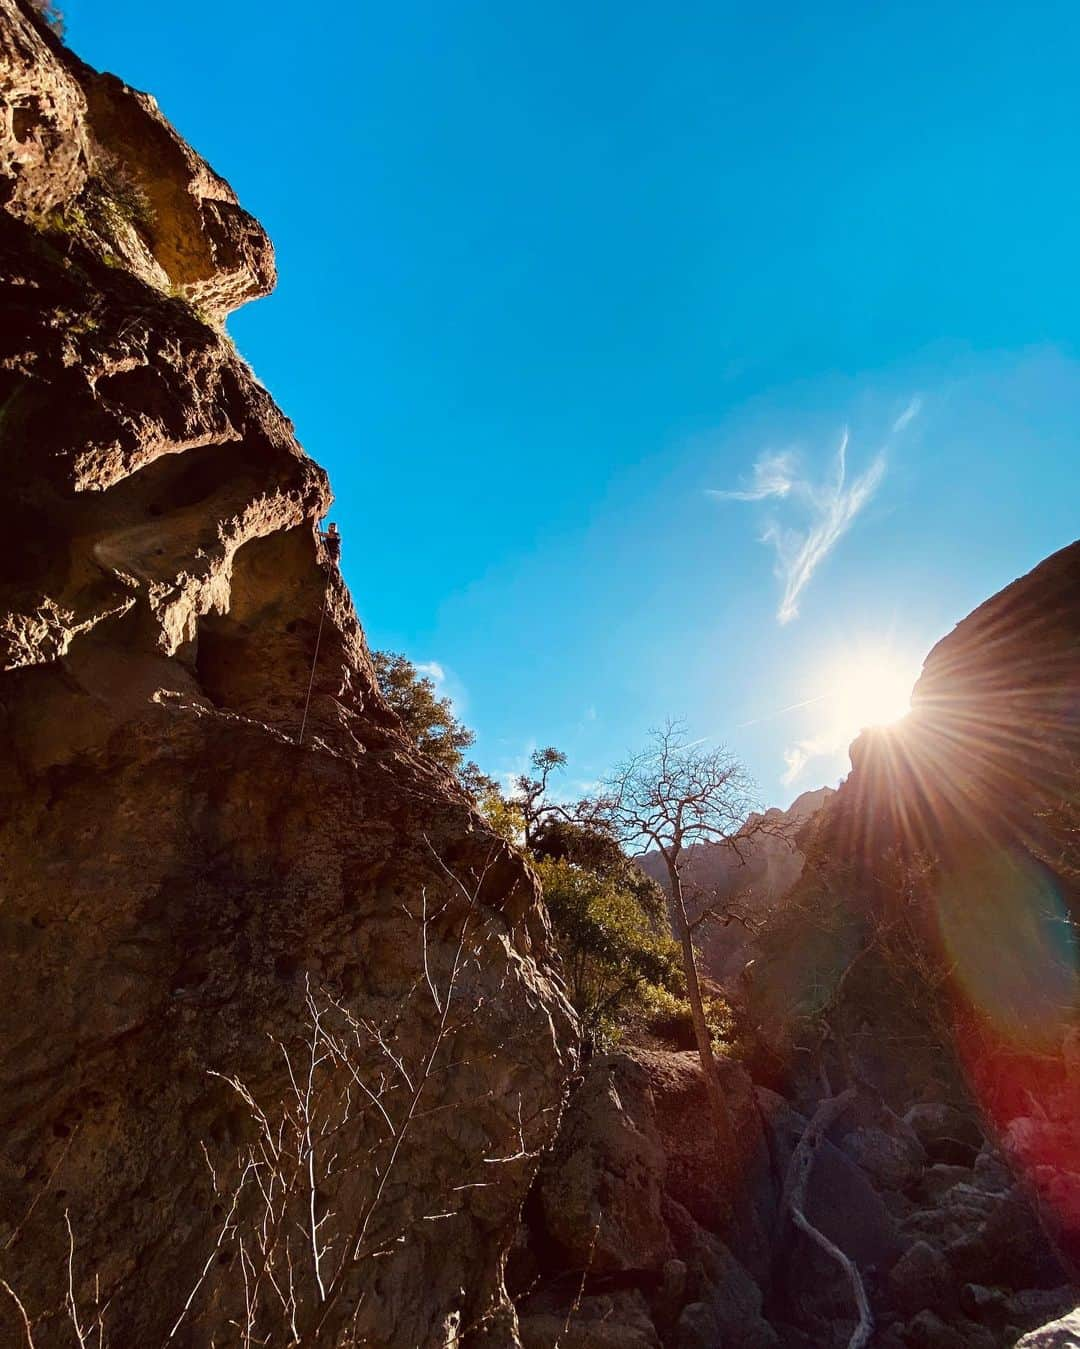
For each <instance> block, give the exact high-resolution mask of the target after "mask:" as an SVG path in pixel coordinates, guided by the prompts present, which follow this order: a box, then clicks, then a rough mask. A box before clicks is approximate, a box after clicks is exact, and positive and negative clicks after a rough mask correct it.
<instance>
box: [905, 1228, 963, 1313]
mask: <svg viewBox="0 0 1080 1349" xmlns="http://www.w3.org/2000/svg"><path fill="white" fill-rule="evenodd" d="M889 1292H890V1294H891V1295H892V1300H893V1301H894V1302H895V1304H896V1306H897V1307H898V1308H899V1309H900V1311H902V1312H903V1313H905V1315H908V1316H910V1315H912V1314H913V1313H915V1312H920V1311H924V1310H929V1311H935V1312H940V1311H943V1310H945V1311H948V1310H951V1308H952V1307H953V1305H954V1304H955V1302H956V1281H955V1279H954V1277H953V1272H952V1269H951V1268H950V1266H949V1262H948V1260H946V1258H945V1257H944V1255H942V1253H941V1252H940V1251H938V1250H935V1249H934V1247H933V1246H931V1245H929V1244H928V1243H927V1242H925V1241H916V1242H915V1243H914V1244H913V1245H911V1246H909V1247H908V1249H907V1250H906V1251H905V1252H904V1254H903V1255H902V1256H901V1257H900V1259H899V1260H897V1262H896V1264H895V1265H893V1267H892V1269H891V1270H890V1272H889Z"/></svg>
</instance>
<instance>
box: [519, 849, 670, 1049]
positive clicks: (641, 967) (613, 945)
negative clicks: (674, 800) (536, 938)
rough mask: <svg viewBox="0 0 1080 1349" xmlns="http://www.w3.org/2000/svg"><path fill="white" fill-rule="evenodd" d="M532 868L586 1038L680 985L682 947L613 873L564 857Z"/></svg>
mask: <svg viewBox="0 0 1080 1349" xmlns="http://www.w3.org/2000/svg"><path fill="white" fill-rule="evenodd" d="M537 870H538V872H539V874H540V879H541V881H542V883H543V886H544V899H545V900H546V901H547V907H548V912H549V914H550V915H551V921H552V924H553V926H554V929H555V936H556V940H557V942H558V946H559V951H560V954H561V955H562V958H563V967H564V969H565V971H566V976H567V981H568V983H569V988H570V997H571V1001H572V1002H573V1004H574V1007H575V1009H576V1010H577V1012H578V1015H579V1016H580V1017H581V1022H582V1030H583V1033H584V1035H585V1037H586V1042H587V1043H590V1044H592V1043H596V1042H603V1041H604V1040H607V1039H609V1038H611V1036H612V1035H613V1033H614V1031H615V1029H616V1026H617V1024H618V1021H619V1018H620V1016H621V1015H623V1014H625V1012H626V1011H627V1010H628V1008H629V1006H630V1005H632V1004H634V1003H637V1004H638V1005H640V1004H641V1003H642V1002H644V1001H647V1000H648V997H649V995H650V994H651V993H652V992H654V991H656V990H666V991H667V992H668V993H670V994H674V993H676V992H677V991H678V990H679V987H680V984H681V978H680V967H679V949H678V947H677V946H676V944H675V942H673V941H672V939H671V938H670V937H668V936H663V935H661V934H660V933H658V932H657V931H656V930H655V928H654V927H653V925H652V923H651V922H650V921H649V918H648V916H647V915H646V914H645V912H644V910H643V909H642V907H641V905H640V904H639V903H638V902H637V900H636V899H635V898H634V896H633V895H632V894H631V893H630V892H629V891H627V890H626V889H623V888H622V887H621V886H620V885H619V884H618V882H617V881H616V880H614V879H613V878H612V877H611V876H606V877H605V876H602V875H600V874H599V873H598V872H596V871H590V870H587V869H586V868H584V867H582V866H579V865H577V864H576V863H574V862H571V861H568V860H566V859H554V858H552V859H543V860H541V861H539V862H538V863H537Z"/></svg>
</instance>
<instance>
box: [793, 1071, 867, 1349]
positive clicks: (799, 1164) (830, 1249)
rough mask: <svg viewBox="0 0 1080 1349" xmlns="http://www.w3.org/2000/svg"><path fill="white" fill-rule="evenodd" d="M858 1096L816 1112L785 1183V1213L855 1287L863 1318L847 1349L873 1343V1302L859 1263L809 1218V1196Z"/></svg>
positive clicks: (834, 1099)
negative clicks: (821, 1155)
mask: <svg viewBox="0 0 1080 1349" xmlns="http://www.w3.org/2000/svg"><path fill="white" fill-rule="evenodd" d="M855 1096H856V1088H855V1087H849V1088H848V1089H847V1090H846V1091H842V1092H841V1093H840V1095H839V1096H830V1097H828V1098H827V1099H826V1100H824V1101H822V1103H821V1104H820V1105H819V1106H818V1108H817V1110H816V1111H815V1112H814V1115H813V1118H812V1119H811V1120H810V1123H809V1124H808V1125H807V1126H806V1132H805V1133H804V1134H803V1136H802V1138H801V1139H800V1140H799V1144H798V1147H796V1149H795V1151H794V1153H793V1154H792V1157H791V1163H790V1165H789V1166H788V1173H787V1178H786V1180H785V1182H784V1199H783V1202H782V1204H781V1211H782V1212H784V1211H788V1212H790V1213H791V1220H792V1222H793V1223H794V1224H795V1226H796V1227H797V1228H798V1229H799V1231H800V1232H803V1233H805V1234H806V1236H808V1237H809V1238H810V1240H811V1241H812V1242H814V1244H815V1245H817V1246H819V1247H820V1248H821V1249H822V1250H823V1251H824V1252H825V1254H826V1255H828V1256H829V1257H830V1258H831V1259H833V1260H835V1261H836V1263H837V1264H838V1265H839V1266H840V1268H841V1269H842V1270H843V1271H844V1273H845V1275H846V1276H847V1278H848V1281H849V1283H850V1284H851V1291H852V1293H853V1295H854V1298H855V1306H856V1308H857V1310H858V1314H859V1316H858V1322H857V1324H856V1326H855V1329H854V1331H852V1334H851V1338H850V1339H849V1340H848V1344H847V1349H864V1346H866V1345H868V1344H869V1343H870V1339H871V1336H872V1335H873V1333H874V1316H873V1313H872V1312H871V1310H870V1301H869V1299H868V1298H867V1296H866V1285H865V1284H864V1283H863V1279H862V1275H861V1274H860V1273H859V1270H858V1267H857V1266H856V1264H855V1262H854V1261H853V1260H851V1259H850V1258H849V1257H848V1256H847V1255H845V1254H844V1252H843V1251H842V1250H841V1249H840V1247H839V1246H837V1245H836V1244H835V1243H834V1242H832V1241H830V1240H829V1238H828V1237H827V1236H826V1235H825V1233H824V1232H822V1231H821V1230H820V1229H819V1228H817V1227H815V1226H814V1224H813V1223H812V1222H811V1221H810V1219H809V1218H808V1217H807V1216H806V1196H807V1191H808V1189H809V1185H810V1174H811V1172H812V1170H813V1166H814V1158H815V1156H816V1154H817V1150H818V1148H819V1147H820V1146H821V1144H822V1142H823V1141H824V1139H825V1135H826V1133H827V1132H828V1130H829V1128H830V1126H831V1125H832V1124H833V1122H834V1121H835V1120H837V1119H839V1118H840V1116H841V1115H842V1114H843V1113H844V1111H845V1110H846V1109H847V1108H848V1106H850V1105H851V1104H852V1102H853V1101H854V1100H855Z"/></svg>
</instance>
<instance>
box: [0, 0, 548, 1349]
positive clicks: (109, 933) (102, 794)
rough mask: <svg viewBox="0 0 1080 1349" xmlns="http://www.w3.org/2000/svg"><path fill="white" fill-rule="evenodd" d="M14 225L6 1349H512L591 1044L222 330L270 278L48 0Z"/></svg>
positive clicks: (161, 123)
mask: <svg viewBox="0 0 1080 1349" xmlns="http://www.w3.org/2000/svg"><path fill="white" fill-rule="evenodd" d="M0 207H2V209H0V303H2V315H3V321H2V323H0V437H2V441H0V444H2V452H3V464H4V473H3V477H2V479H0V518H2V520H3V526H4V533H3V539H2V541H0V556H2V558H3V564H2V568H0V658H2V659H0V665H2V669H3V673H2V674H0V931H2V941H0V968H2V979H3V987H4V998H3V1000H2V1003H0V1276H2V1278H3V1279H4V1280H5V1282H6V1284H7V1285H9V1286H10V1289H11V1291H12V1294H13V1296H11V1297H4V1298H3V1299H2V1301H0V1340H2V1341H3V1342H4V1343H5V1344H9V1343H10V1344H14V1343H16V1342H17V1341H18V1340H19V1338H20V1337H21V1336H22V1335H23V1332H24V1327H23V1323H22V1317H23V1314H24V1312H25V1316H26V1317H27V1318H28V1322H29V1324H30V1325H31V1326H32V1329H33V1336H34V1341H35V1343H36V1345H37V1346H38V1349H47V1346H50V1345H53V1344H68V1343H70V1342H71V1337H72V1333H73V1325H72V1322H73V1320H74V1319H75V1318H81V1320H82V1323H83V1325H84V1326H86V1325H93V1324H95V1323H96V1319H97V1317H98V1316H99V1315H100V1316H101V1317H102V1319H103V1323H104V1325H105V1329H106V1334H107V1336H108V1339H109V1341H110V1342H111V1343H113V1344H115V1345H140V1346H143V1345H146V1346H149V1345H152V1344H158V1343H165V1342H166V1341H168V1342H169V1343H172V1344H177V1345H210V1344H211V1343H214V1342H216V1343H218V1344H222V1343H226V1342H229V1343H231V1342H240V1338H241V1337H242V1335H243V1334H245V1333H246V1334H249V1335H250V1336H251V1337H252V1338H253V1339H258V1337H260V1336H263V1335H265V1334H266V1333H267V1327H268V1325H269V1324H270V1323H271V1321H272V1322H273V1324H274V1325H275V1326H277V1327H278V1330H277V1331H275V1332H274V1333H275V1336H276V1338H274V1340H273V1342H274V1343H286V1342H289V1343H291V1342H293V1339H292V1338H289V1335H292V1334H293V1332H295V1337H296V1341H297V1342H299V1340H300V1339H303V1341H304V1342H305V1343H307V1342H309V1340H310V1338H311V1337H312V1336H313V1335H317V1336H319V1342H320V1343H322V1342H325V1343H335V1344H336V1343H342V1344H345V1343H350V1344H351V1343H357V1344H361V1343H364V1344H376V1343H377V1344H379V1345H387V1346H401V1349H406V1347H408V1349H412V1347H414V1346H417V1345H443V1344H446V1345H449V1344H460V1343H481V1342H483V1343H488V1344H493V1345H513V1344H516V1343H517V1335H516V1329H515V1326H516V1319H515V1315H514V1312H513V1309H512V1307H511V1306H510V1304H509V1302H508V1301H507V1298H506V1295H505V1292H504V1290H503V1282H502V1268H503V1261H504V1258H505V1254H506V1251H507V1249H508V1247H509V1245H510V1243H511V1240H512V1238H513V1234H514V1230H515V1227H516V1224H517V1217H518V1212H519V1209H520V1206H521V1203H522V1200H523V1198H524V1196H525V1193H526V1191H527V1189H528V1187H529V1184H530V1181H531V1179H532V1175H533V1173H534V1171H535V1168H536V1164H537V1163H536V1158H537V1155H538V1153H539V1152H540V1151H541V1150H542V1149H543V1148H544V1146H545V1145H546V1144H547V1143H548V1141H549V1140H550V1138H551V1137H552V1134H553V1132H554V1130H555V1127H556V1125H557V1122H558V1119H559V1115H560V1111H561V1107H562V1098H563V1090H564V1082H565V1079H566V1076H567V1073H568V1072H569V1070H570V1069H571V1068H572V1066H573V1064H572V1049H571V1046H572V1044H573V1042H574V1027H573V1024H572V1014H571V1013H570V1011H569V1009H568V1005H567V1003H566V1001H565V999H564V997H563V994H562V990H561V983H560V981H559V978H558V975H557V973H556V972H555V969H554V967H553V964H552V961H551V956H550V952H549V934H548V929H547V923H546V918H545V916H544V913H543V909H542V905H541V904H540V902H539V897H538V892H537V888H536V884H535V881H534V879H533V877H532V875H531V873H530V872H529V871H528V869H527V868H526V867H525V865H524V864H523V862H522V861H521V860H520V859H519V858H518V857H517V856H516V855H515V854H514V853H513V852H512V851H511V850H510V849H509V848H508V847H507V846H506V845H505V844H504V843H502V842H501V841H500V840H499V839H497V838H495V837H494V836H493V835H492V834H491V832H490V831H489V830H488V829H487V827H486V826H485V824H484V823H483V822H482V820H481V819H480V818H479V817H478V816H477V815H476V813H475V812H474V811H473V810H472V808H471V806H470V804H469V802H468V800H467V798H466V797H465V796H464V794H463V793H462V792H461V790H460V789H459V788H458V787H457V786H456V785H455V784H454V783H453V782H452V781H451V780H450V779H449V778H448V777H447V776H446V775H445V774H443V773H442V772H441V771H440V770H439V769H437V768H436V767H435V766H433V765H432V764H431V763H430V762H428V761H426V760H425V759H424V758H423V757H422V756H421V755H419V754H418V753H417V751H416V750H415V749H414V747H413V746H412V744H411V743H410V741H409V740H408V739H407V737H406V736H405V735H404V734H403V733H402V731H401V728H400V727H399V725H398V723H397V721H396V719H395V717H394V716H393V714H392V713H391V712H390V711H389V710H388V709H387V708H386V706H385V705H384V704H383V702H382V700H381V699H380V696H379V694H378V691H377V687H376V682H375V679H374V675H373V671H372V668H371V663H370V660H369V657H368V653H367V650H366V647H365V644H364V638H363V633H362V631H361V628H360V625H359V623H358V621H357V618H356V615H355V613H354V611H353V607H352V602H351V599H350V597H349V594H348V592H347V590H346V587H345V585H344V583H343V581H342V578H341V574H340V572H339V570H338V567H337V563H336V560H335V557H334V554H333V552H332V550H331V548H330V547H329V546H328V543H327V541H326V539H325V538H324V536H323V535H322V533H321V531H320V529H319V522H320V520H321V519H322V518H323V517H324V516H325V514H326V511H327V509H328V508H329V505H330V501H331V496H330V491H329V487H328V484H327V479H326V476H325V474H324V473H323V471H322V470H321V469H320V468H319V467H318V466H317V465H316V464H314V463H313V462H312V461H311V460H310V459H309V458H308V457H307V456H306V455H305V454H304V452H303V450H302V449H301V447H300V446H299V445H298V444H297V442H296V439H295V437H294V435H293V430H292V427H291V425H290V423H289V421H288V420H287V418H286V417H285V416H284V415H283V414H282V413H281V411H279V409H278V408H277V407H276V406H275V405H274V403H273V401H272V399H271V398H270V396H269V395H268V393H267V392H266V391H265V389H263V388H262V386H261V385H260V384H259V382H258V381H257V379H255V377H254V376H253V375H252V373H251V371H250V370H249V369H248V367H247V366H246V365H245V363H244V361H243V360H241V359H240V357H239V356H238V355H237V353H236V351H235V350H234V349H233V347H232V345H231V343H230V341H229V340H228V338H227V336H226V335H225V334H224V333H223V330H222V328H221V323H222V321H223V319H224V317H225V316H226V315H227V314H228V313H229V312H230V311H231V310H232V309H234V308H235V307H236V306H237V305H239V304H242V303H244V302H245V301H247V300H250V299H254V298H257V297H258V296H260V295H265V294H266V293H267V292H268V291H269V289H270V288H271V287H272V285H273V282H274V263H273V254H272V249H271V246H270V243H269V241H268V240H267V238H266V236H265V234H264V233H263V231H262V229H261V228H260V226H259V225H258V224H257V223H256V222H255V221H254V220H253V219H252V218H251V217H250V216H249V215H248V214H247V213H246V212H245V211H244V210H243V209H242V207H240V206H239V204H238V203H237V201H236V199H235V197H234V195H233V193H232V191H231V190H230V188H229V187H228V185H227V184H226V183H225V182H224V181H223V180H222V179H221V178H220V177H218V175H217V174H215V173H214V172H213V170H212V169H211V168H210V167H209V166H208V165H207V164H206V163H205V162H204V161H203V160H202V159H200V158H199V156H198V155H197V154H196V153H195V152H194V151H192V150H191V149H190V148H189V147H188V146H187V145H186V144H185V143H184V142H183V141H182V140H181V139H180V137H179V136H178V135H177V134H176V132H175V131H174V130H173V129H172V128H171V127H170V126H169V124H168V123H167V122H166V121H165V120H164V118H163V117H162V116H161V114H160V112H159V111H158V110H157V107H156V105H155V103H154V101H153V99H152V98H150V97H148V96H147V95H145V94H141V93H138V92H137V91H135V90H133V89H130V88H129V87H128V86H126V85H125V84H123V83H122V82H121V81H120V80H118V79H116V78H115V77H113V76H111V75H104V74H99V73H97V72H95V71H93V70H91V69H89V68H88V67H87V66H85V65H84V64H82V63H81V62H80V61H78V60H77V59H76V58H75V57H74V56H73V55H72V54H71V53H70V52H68V51H67V50H66V49H64V48H63V47H62V46H61V44H60V43H59V42H58V41H57V39H56V37H55V36H54V35H53V34H52V33H51V32H50V31H49V30H48V29H47V27H46V26H45V25H44V24H43V23H42V22H41V20H40V18H39V17H38V16H37V14H36V11H35V10H34V8H33V7H32V6H31V5H30V4H29V3H27V2H26V0H0ZM69 1270H70V1283H69ZM16 1299H18V1301H16ZM20 1303H21V1308H20V1305H19V1304H20ZM281 1327H285V1329H281ZM170 1332H171V1336H172V1337H171V1339H170V1338H169V1336H170ZM260 1342H261V1340H260Z"/></svg>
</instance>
